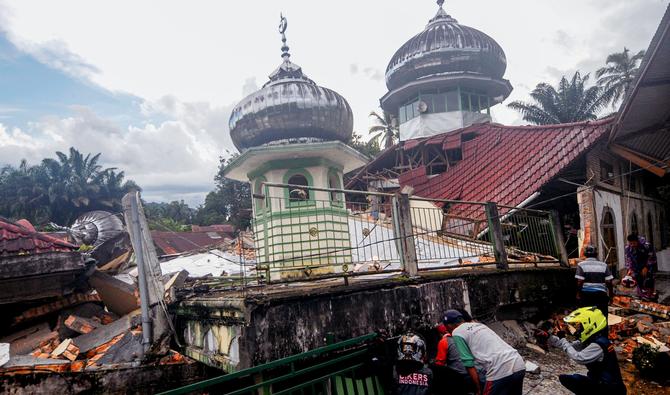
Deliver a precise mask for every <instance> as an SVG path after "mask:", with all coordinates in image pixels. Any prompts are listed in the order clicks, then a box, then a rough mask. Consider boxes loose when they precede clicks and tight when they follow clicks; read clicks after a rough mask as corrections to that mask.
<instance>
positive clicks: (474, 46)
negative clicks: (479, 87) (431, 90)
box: [386, 0, 511, 94]
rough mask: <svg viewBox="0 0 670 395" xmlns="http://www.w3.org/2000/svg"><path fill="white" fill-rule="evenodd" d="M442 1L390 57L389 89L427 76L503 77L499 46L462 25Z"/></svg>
mask: <svg viewBox="0 0 670 395" xmlns="http://www.w3.org/2000/svg"><path fill="white" fill-rule="evenodd" d="M442 3H444V1H443V0H440V1H438V4H439V6H440V8H439V10H438V12H437V15H435V17H434V18H433V19H431V20H430V21H429V22H428V25H427V26H426V28H425V29H424V30H423V31H422V32H421V33H419V34H417V35H416V36H414V37H412V38H411V39H409V41H407V42H406V43H405V44H404V45H403V46H402V47H400V49H398V50H397V51H396V53H395V54H394V55H393V57H392V58H391V61H390V62H389V64H388V66H387V68H386V86H387V87H388V89H389V90H394V89H397V88H399V87H401V86H403V85H405V84H407V83H409V82H412V81H416V80H418V79H421V78H424V77H430V76H434V75H440V74H447V73H461V74H462V73H468V74H475V75H481V76H483V77H488V78H491V79H493V80H501V79H502V77H503V75H504V74H505V69H506V68H507V59H506V58H505V52H504V51H503V50H502V48H501V47H500V45H498V43H497V42H495V40H493V39H492V38H491V37H489V36H488V35H486V34H484V33H482V32H480V31H479V30H477V29H473V28H471V27H468V26H464V25H461V24H459V23H458V21H457V20H456V19H454V18H452V17H451V16H450V15H448V14H447V13H446V12H445V11H444V9H443V8H442ZM510 90H511V89H510ZM508 94H509V92H508Z"/></svg>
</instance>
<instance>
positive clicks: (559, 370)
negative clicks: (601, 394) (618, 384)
mask: <svg viewBox="0 0 670 395" xmlns="http://www.w3.org/2000/svg"><path fill="white" fill-rule="evenodd" d="M519 352H520V353H521V355H522V356H523V358H524V359H525V360H526V361H531V362H534V363H535V364H537V365H540V373H539V374H529V373H526V378H525V380H524V385H523V391H524V395H525V394H533V395H563V394H565V395H570V394H571V392H570V391H568V390H566V389H565V388H564V387H563V386H562V385H561V383H560V382H559V381H558V375H559V374H566V373H582V374H586V368H585V367H584V366H582V365H579V364H577V363H575V362H573V361H572V360H571V359H570V358H568V357H567V356H566V355H565V353H564V352H562V351H560V350H557V349H551V350H549V352H548V353H547V354H545V355H542V354H539V353H537V352H534V351H531V350H528V349H523V350H519ZM621 367H622V369H621V371H622V374H623V376H624V381H625V382H626V387H628V395H670V387H668V386H665V387H664V386H661V385H660V384H658V383H655V382H653V381H647V380H643V379H641V378H640V377H639V376H638V374H637V371H636V369H635V366H633V364H631V363H628V362H624V363H622V365H621ZM669 374H670V373H669ZM594 395H595V394H594Z"/></svg>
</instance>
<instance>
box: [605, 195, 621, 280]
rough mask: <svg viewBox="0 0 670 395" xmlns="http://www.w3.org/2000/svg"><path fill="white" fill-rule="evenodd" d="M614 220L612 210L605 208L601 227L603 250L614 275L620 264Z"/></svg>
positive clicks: (606, 261)
mask: <svg viewBox="0 0 670 395" xmlns="http://www.w3.org/2000/svg"><path fill="white" fill-rule="evenodd" d="M614 219H615V217H614V213H613V212H612V209H611V208H609V207H605V208H604V209H603V221H602V225H601V228H602V231H603V237H602V244H603V245H602V248H601V250H602V256H603V258H604V260H605V263H607V264H608V265H609V266H610V269H611V270H612V273H614V272H616V270H617V264H618V262H619V258H618V256H617V245H616V225H615V221H614Z"/></svg>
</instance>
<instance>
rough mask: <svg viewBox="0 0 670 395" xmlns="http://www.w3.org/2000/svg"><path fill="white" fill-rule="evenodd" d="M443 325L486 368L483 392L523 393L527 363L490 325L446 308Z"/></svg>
mask: <svg viewBox="0 0 670 395" xmlns="http://www.w3.org/2000/svg"><path fill="white" fill-rule="evenodd" d="M444 324H445V326H446V327H447V330H449V331H450V332H451V333H452V336H453V337H460V338H462V339H463V340H464V341H465V344H466V346H467V347H468V349H469V351H470V353H471V354H472V356H473V357H474V358H475V361H476V362H479V363H480V364H481V365H482V366H483V367H484V369H485V370H486V385H485V386H484V389H483V394H484V395H522V394H523V378H524V376H525V374H526V364H525V362H524V360H523V358H521V355H519V352H518V351H516V350H515V349H514V348H513V347H512V346H510V345H509V344H507V343H505V341H504V340H502V339H501V338H500V337H499V336H498V335H496V333H495V332H493V330H491V329H490V328H489V327H488V326H486V325H484V324H481V323H478V322H466V321H465V319H464V318H463V314H462V313H461V312H459V311H458V310H447V312H446V313H445V316H444Z"/></svg>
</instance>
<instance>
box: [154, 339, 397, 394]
mask: <svg viewBox="0 0 670 395" xmlns="http://www.w3.org/2000/svg"><path fill="white" fill-rule="evenodd" d="M376 337H377V334H376V333H371V334H368V335H365V336H361V337H357V338H354V339H350V340H346V341H343V342H339V343H335V344H331V345H328V346H325V347H321V348H317V349H314V350H310V351H307V352H304V353H302V354H297V355H293V356H290V357H286V358H282V359H278V360H276V361H272V362H268V363H266V364H263V365H259V366H254V367H252V368H249V369H244V370H240V371H239V372H234V373H230V374H225V375H222V376H219V377H214V378H211V379H208V380H204V381H201V382H198V383H194V384H190V385H186V386H184V387H180V388H176V389H173V390H170V391H166V392H163V393H162V394H170V395H176V394H187V393H191V392H207V393H217V394H226V395H241V394H254V395H261V394H262V395H270V394H272V395H289V394H290V395H293V394H300V395H354V394H355V395H383V394H384V391H383V389H382V387H381V385H380V382H379V379H378V378H377V377H376V376H375V375H374V373H373V372H371V371H370V369H368V364H367V361H369V360H370V358H371V355H370V348H371V347H370V341H372V340H374V339H375V338H376Z"/></svg>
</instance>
